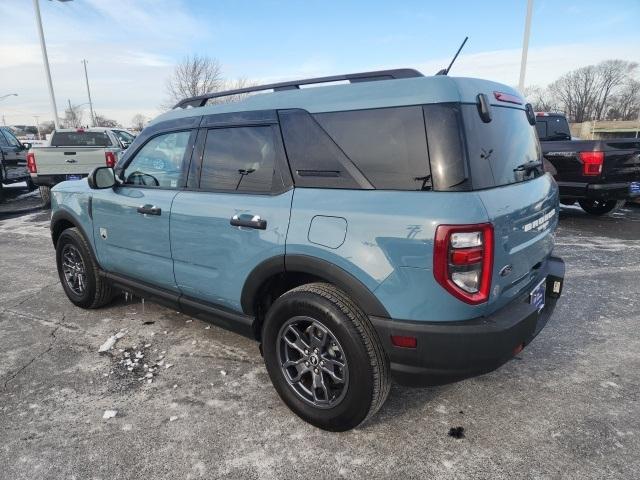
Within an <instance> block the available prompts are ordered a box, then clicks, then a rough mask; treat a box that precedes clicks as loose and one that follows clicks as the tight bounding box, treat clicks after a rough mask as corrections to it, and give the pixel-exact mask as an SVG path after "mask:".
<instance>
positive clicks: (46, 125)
mask: <svg viewBox="0 0 640 480" xmlns="http://www.w3.org/2000/svg"><path fill="white" fill-rule="evenodd" d="M39 128H40V134H41V135H48V134H50V133H51V132H53V130H54V129H55V124H54V123H53V122H52V121H48V122H42V123H41V124H40V126H39Z"/></svg>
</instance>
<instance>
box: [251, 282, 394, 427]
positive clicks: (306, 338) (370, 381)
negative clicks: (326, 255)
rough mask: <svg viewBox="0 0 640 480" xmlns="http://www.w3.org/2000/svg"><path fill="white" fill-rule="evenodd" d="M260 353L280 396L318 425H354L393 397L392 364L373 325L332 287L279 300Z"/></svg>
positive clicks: (301, 290)
mask: <svg viewBox="0 0 640 480" xmlns="http://www.w3.org/2000/svg"><path fill="white" fill-rule="evenodd" d="M262 349H263V353H264V359H265V364H266V366H267V371H268V372H269V376H270V377H271V381H272V382H273V385H274V387H275V388H276V390H277V392H278V394H279V395H280V398H282V400H283V401H284V402H285V403H286V404H287V406H288V407H289V408H290V409H291V410H293V412H294V413H296V414H297V415H298V416H299V417H300V418H302V419H303V420H305V421H307V422H309V423H311V424H313V425H315V426H317V427H319V428H322V429H325V430H330V431H345V430H349V429H351V428H354V427H357V426H358V425H359V424H361V423H362V422H364V421H366V420H367V419H368V418H369V417H371V416H372V415H373V414H375V413H376V412H377V411H378V409H379V408H380V407H381V406H382V404H383V403H384V401H385V400H386V398H387V395H388V393H389V387H390V380H389V364H388V360H387V359H386V356H385V354H384V351H383V349H382V345H381V344H380V340H379V339H378V337H377V334H376V332H375V331H374V329H373V326H372V325H371V323H370V322H369V319H368V318H367V316H366V315H365V314H364V312H362V310H361V309H360V308H359V307H358V306H357V305H356V304H355V303H353V302H352V301H351V299H350V298H349V297H348V296H347V295H346V294H345V293H344V292H342V291H341V290H339V289H337V288H336V287H334V286H333V285H330V284H326V283H312V284H308V285H303V286H300V287H297V288H295V289H293V290H291V291H289V292H287V293H285V294H284V295H282V296H281V297H280V298H278V299H277V300H276V301H275V302H274V304H273V306H272V307H271V308H270V309H269V311H268V313H267V318H266V319H265V323H264V326H263V335H262Z"/></svg>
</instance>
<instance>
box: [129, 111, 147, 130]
mask: <svg viewBox="0 0 640 480" xmlns="http://www.w3.org/2000/svg"><path fill="white" fill-rule="evenodd" d="M146 123H147V117H145V116H144V115H142V114H141V113H136V114H135V115H134V116H133V118H132V119H131V126H132V127H133V129H134V130H137V131H138V132H141V131H142V129H143V128H144V126H145V124H146Z"/></svg>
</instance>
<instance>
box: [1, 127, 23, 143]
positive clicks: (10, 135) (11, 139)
mask: <svg viewBox="0 0 640 480" xmlns="http://www.w3.org/2000/svg"><path fill="white" fill-rule="evenodd" d="M3 133H4V136H5V137H7V141H8V142H9V145H10V146H12V147H19V146H20V142H19V141H18V139H17V138H16V137H15V136H14V135H13V133H11V132H10V131H8V130H4V132H3Z"/></svg>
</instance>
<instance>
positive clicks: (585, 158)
mask: <svg viewBox="0 0 640 480" xmlns="http://www.w3.org/2000/svg"><path fill="white" fill-rule="evenodd" d="M579 155H580V161H581V162H582V174H583V175H585V176H587V177H595V176H597V175H600V174H601V173H602V164H603V162H604V152H580V154H579Z"/></svg>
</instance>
